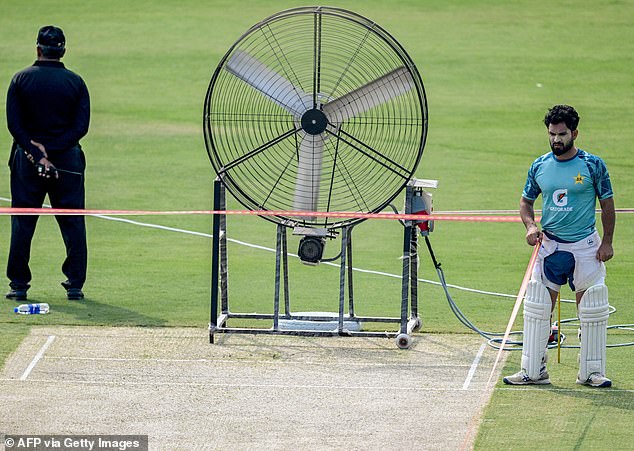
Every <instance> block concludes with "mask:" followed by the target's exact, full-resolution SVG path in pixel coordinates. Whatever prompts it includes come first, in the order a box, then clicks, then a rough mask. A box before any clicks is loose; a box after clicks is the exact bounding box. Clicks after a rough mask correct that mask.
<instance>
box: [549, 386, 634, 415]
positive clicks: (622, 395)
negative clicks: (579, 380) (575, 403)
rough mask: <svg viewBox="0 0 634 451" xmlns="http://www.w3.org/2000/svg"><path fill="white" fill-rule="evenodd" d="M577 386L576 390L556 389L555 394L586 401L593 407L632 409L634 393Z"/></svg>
mask: <svg viewBox="0 0 634 451" xmlns="http://www.w3.org/2000/svg"><path fill="white" fill-rule="evenodd" d="M578 387H579V389H578V390H562V391H557V394H558V395H561V396H567V397H569V398H574V399H579V400H583V401H587V402H589V403H591V404H593V405H594V406H595V407H613V408H615V409H621V410H628V411H634V393H631V392H623V391H620V390H619V391H615V390H612V389H610V388H595V387H585V386H581V385H579V386H578ZM613 387H614V386H613ZM614 388H617V387H614Z"/></svg>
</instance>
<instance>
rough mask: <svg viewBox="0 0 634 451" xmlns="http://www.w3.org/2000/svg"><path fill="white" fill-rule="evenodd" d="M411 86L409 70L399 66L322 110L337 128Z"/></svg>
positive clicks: (411, 80) (328, 104)
mask: <svg viewBox="0 0 634 451" xmlns="http://www.w3.org/2000/svg"><path fill="white" fill-rule="evenodd" d="M413 86H414V79H413V78H412V75H411V74H410V72H409V70H407V69H406V68H405V67H404V66H401V67H399V68H398V69H395V70H393V71H392V72H390V73H388V74H386V75H383V76H382V77H380V78H377V79H376V80H374V81H371V82H370V83H368V84H366V85H364V86H362V87H360V88H357V89H355V90H354V91H350V92H349V93H348V94H345V95H343V96H341V97H339V98H338V99H335V100H333V101H331V102H328V103H326V104H324V106H323V108H322V110H323V112H324V113H325V114H326V116H327V117H328V121H329V122H330V123H331V124H332V125H334V126H338V125H339V124H340V123H341V122H343V121H345V120H346V119H350V118H352V117H355V116H357V115H359V114H362V113H364V112H366V111H368V110H369V109H371V108H374V107H375V106H378V105H381V104H383V103H386V102H389V101H390V100H392V99H393V98H395V97H397V96H399V95H401V94H405V93H406V92H407V91H409V90H410V89H412V87H413Z"/></svg>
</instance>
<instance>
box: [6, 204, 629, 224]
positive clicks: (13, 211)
mask: <svg viewBox="0 0 634 451" xmlns="http://www.w3.org/2000/svg"><path fill="white" fill-rule="evenodd" d="M600 211H601V210H597V213H600ZM616 212H617V213H634V208H619V209H617V210H616ZM501 213H514V214H513V215H512V216H508V215H507V216H502V215H500V214H501ZM7 215H25V216H39V215H43V216H46V215H48V216H51V215H54V216H101V215H109V216H169V215H245V216H279V217H299V218H301V217H311V218H342V219H346V218H348V219H392V220H395V219H400V220H405V221H462V222H521V219H520V217H519V214H518V212H517V210H464V211H446V212H437V213H433V214H431V215H422V214H404V213H383V212H381V213H358V212H351V211H330V212H324V211H287V210H94V209H92V210H91V209H86V210H81V209H66V208H9V207H0V216H7ZM537 220H539V218H537Z"/></svg>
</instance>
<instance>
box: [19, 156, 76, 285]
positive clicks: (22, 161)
mask: <svg viewBox="0 0 634 451" xmlns="http://www.w3.org/2000/svg"><path fill="white" fill-rule="evenodd" d="M49 161H51V163H53V165H55V167H57V168H60V169H64V170H67V171H73V172H77V173H79V174H80V175H78V174H71V173H68V172H59V178H57V179H55V178H50V179H45V178H43V177H40V176H38V175H37V170H36V167H35V165H33V163H31V162H30V161H29V160H28V159H27V158H26V156H25V154H24V152H23V151H22V149H21V148H20V147H19V146H18V147H17V148H16V149H15V151H14V152H13V154H12V158H11V160H10V167H11V206H12V207H14V208H40V207H42V205H43V203H44V198H45V197H46V195H47V194H48V197H49V200H50V202H51V206H52V207H53V208H73V209H83V208H85V186H84V171H85V169H86V160H85V157H84V153H83V151H82V150H81V147H79V146H76V147H73V148H72V149H69V150H67V151H65V152H62V153H59V154H57V155H55V156H50V157H49ZM55 219H56V220H57V224H58V225H59V229H60V231H61V233H62V238H63V240H64V245H65V246H66V259H65V260H64V263H63V264H62V272H63V273H64V274H65V275H66V277H67V279H68V282H69V283H70V285H69V286H67V287H66V288H82V287H83V285H84V283H85V282H86V268H87V265H88V250H87V244H86V223H85V220H84V216H56V217H55ZM37 220H38V216H17V215H16V216H12V217H11V245H10V248H9V261H8V264H7V277H8V278H9V280H10V283H9V285H10V286H11V288H13V289H27V288H29V286H30V285H29V282H30V281H31V269H30V268H29V260H30V258H31V242H32V240H33V235H34V233H35V227H36V225H37Z"/></svg>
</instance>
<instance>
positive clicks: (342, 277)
mask: <svg viewBox="0 0 634 451" xmlns="http://www.w3.org/2000/svg"><path fill="white" fill-rule="evenodd" d="M347 248H348V227H344V228H343V229H342V230H341V265H340V269H339V327H338V331H339V333H340V334H341V333H342V332H343V310H344V305H345V299H346V250H347Z"/></svg>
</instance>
